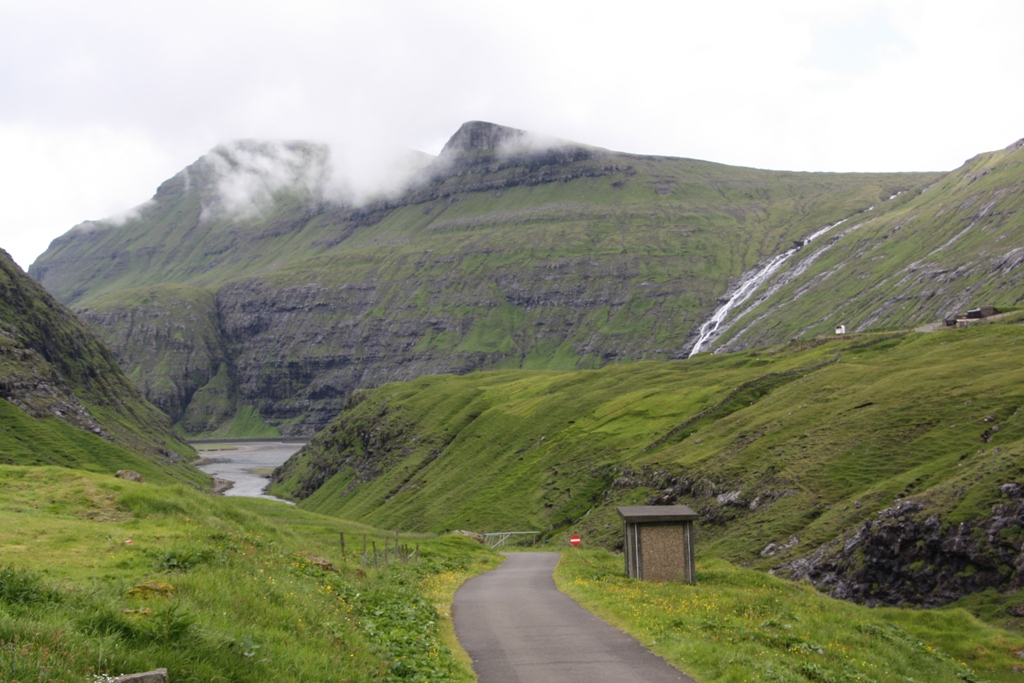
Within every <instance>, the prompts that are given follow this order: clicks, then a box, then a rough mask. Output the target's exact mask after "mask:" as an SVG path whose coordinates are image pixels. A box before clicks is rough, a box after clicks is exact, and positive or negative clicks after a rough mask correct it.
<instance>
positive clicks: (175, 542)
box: [0, 466, 497, 683]
mask: <svg viewBox="0 0 1024 683" xmlns="http://www.w3.org/2000/svg"><path fill="white" fill-rule="evenodd" d="M0 517H2V518H3V519H4V520H6V521H7V522H8V523H5V525H4V527H3V529H0V547H2V548H3V555H2V558H0V679H2V680H4V681H10V682H12V683H13V682H15V681H17V682H19V683H27V682H28V681H81V682H85V681H89V682H91V681H93V680H94V676H112V675H116V674H120V673H129V672H133V671H145V670H149V669H152V668H156V667H166V668H167V669H168V670H169V673H170V679H171V680H172V681H175V683H178V682H184V681H203V682H206V681H211V680H215V681H216V680H221V681H270V680H281V681H283V680H295V681H320V680H322V681H328V680H330V681H397V680H402V681H471V680H472V674H471V672H470V671H469V669H468V667H467V665H466V663H465V658H464V655H463V656H462V658H461V659H460V658H458V657H456V656H455V655H453V654H452V650H451V647H452V645H453V643H454V640H453V638H452V637H451V627H450V620H449V618H448V616H447V614H444V613H442V614H440V615H439V614H438V609H437V607H441V608H442V610H446V609H447V605H448V604H450V601H451V595H452V593H453V592H454V590H455V588H456V587H457V586H458V584H459V583H460V582H461V580H462V579H463V578H464V577H466V576H468V575H471V574H472V573H475V572H478V571H481V570H483V569H485V568H488V567H491V566H493V565H494V564H495V563H496V561H497V560H496V557H495V555H493V554H491V553H489V552H487V551H485V550H484V549H482V548H480V546H478V545H476V544H475V543H472V542H470V541H466V540H464V539H461V538H454V537H450V538H433V537H423V536H408V535H406V536H402V537H401V539H400V541H401V543H402V544H403V545H408V546H409V547H410V549H414V548H418V549H419V558H418V561H416V560H415V559H414V560H413V561H412V562H410V563H408V564H403V563H401V562H397V563H396V562H394V561H392V562H390V563H389V564H388V565H387V566H382V567H381V568H380V569H374V568H373V567H372V562H370V563H369V564H370V566H366V567H362V566H361V564H362V562H361V560H360V557H359V556H360V555H361V543H362V535H363V534H368V535H369V541H370V542H371V543H376V544H377V546H378V548H379V549H380V550H381V551H383V548H384V543H385V540H386V539H387V540H388V541H389V542H390V543H391V544H392V548H393V543H394V536H393V534H391V533H389V532H384V531H378V530H375V529H372V528H369V527H363V526H360V525H357V524H351V523H345V522H341V521H339V520H337V519H332V518H326V517H323V516H321V515H316V514H311V513H308V512H304V511H302V510H298V509H296V508H294V507H292V506H288V505H284V504H280V503H273V502H269V501H261V500H255V499H252V500H246V499H239V498H231V499H227V498H217V497H212V496H210V495H207V494H202V493H198V492H195V491H193V490H191V489H189V488H187V487H184V486H181V485H173V486H163V487H161V486H154V485H150V484H137V483H134V482H125V481H122V480H118V479H113V478H111V477H108V476H103V475H97V474H91V473H86V472H83V471H76V470H72V469H68V468H57V467H45V466H43V467H18V466H0ZM342 532H344V533H346V534H347V536H348V539H349V544H348V550H347V559H346V557H343V556H342V553H341V547H340V536H339V534H340V533H342ZM316 558H325V559H327V560H329V561H330V562H331V563H332V564H333V565H334V566H335V567H336V568H337V570H338V571H325V570H324V569H321V568H320V567H319V566H318V560H316ZM391 558H394V551H393V549H392V550H391ZM435 605H436V606H437V607H435Z"/></svg>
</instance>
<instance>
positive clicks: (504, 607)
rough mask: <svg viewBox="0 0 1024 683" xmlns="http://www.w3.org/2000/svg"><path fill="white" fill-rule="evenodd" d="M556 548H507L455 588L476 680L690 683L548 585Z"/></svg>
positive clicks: (459, 630) (459, 629)
mask: <svg viewBox="0 0 1024 683" xmlns="http://www.w3.org/2000/svg"><path fill="white" fill-rule="evenodd" d="M558 558H559V554H558V553H512V554H510V555H509V556H508V559H507V560H505V561H504V562H503V563H502V564H501V566H500V567H498V568H497V569H495V570H494V571H490V572H487V573H486V574H481V575H480V576H477V577H474V578H472V579H470V580H469V581H467V582H466V583H465V584H464V585H463V586H462V587H461V588H459V590H458V591H457V592H456V593H455V602H454V604H453V610H454V619H455V633H456V635H458V637H459V642H460V643H462V647H464V648H465V649H466V652H468V653H469V656H470V657H472V658H473V669H474V670H475V671H476V673H477V676H478V678H479V680H480V683H549V682H550V683H577V682H578V683H605V682H607V683H695V682H694V681H693V679H692V678H689V677H688V676H685V675H683V674H682V673H680V672H679V671H678V670H677V669H675V668H673V667H672V666H670V665H669V664H668V663H666V662H665V660H663V659H661V658H660V657H658V656H656V655H654V654H653V653H651V652H650V651H649V650H647V649H646V648H644V647H643V646H642V645H641V644H640V643H638V642H637V641H636V640H635V639H633V638H632V637H631V636H627V635H626V634H625V633H623V632H622V631H619V630H618V629H616V628H613V627H612V626H609V625H608V624H606V623H605V622H603V621H601V620H600V619H598V618H597V617H595V616H594V615H592V614H591V613H590V612H588V611H586V610H585V609H583V608H582V607H580V606H579V605H578V604H577V603H576V601H575V600H573V599H572V598H570V597H569V596H567V595H565V594H563V593H561V592H559V590H558V589H557V588H555V582H554V579H552V578H551V572H552V571H553V570H554V568H555V564H556V563H557V562H558Z"/></svg>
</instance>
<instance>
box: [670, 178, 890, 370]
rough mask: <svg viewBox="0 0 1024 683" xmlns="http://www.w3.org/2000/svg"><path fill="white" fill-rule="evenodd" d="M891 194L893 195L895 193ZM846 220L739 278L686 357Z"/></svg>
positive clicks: (819, 231) (711, 338)
mask: <svg viewBox="0 0 1024 683" xmlns="http://www.w3.org/2000/svg"><path fill="white" fill-rule="evenodd" d="M893 196H894V197H895V196H896V195H893ZM872 208H874V207H872ZM847 220H849V219H847V218H844V219H843V220H841V221H839V222H838V223H833V224H832V225H826V226H825V227H824V228H820V229H818V230H816V231H815V232H813V233H811V234H810V235H809V236H807V237H806V238H804V239H802V240H800V241H799V242H798V243H797V245H796V246H794V247H793V248H791V249H788V250H787V251H785V252H783V253H781V254H776V255H775V256H773V257H771V258H770V259H768V262H767V263H765V264H764V265H763V266H760V267H758V268H756V269H755V270H754V271H753V272H752V273H751V274H750V275H748V276H747V277H746V278H745V279H743V280H741V281H740V283H739V285H738V286H737V287H736V289H734V290H733V292H732V294H730V295H729V298H728V299H726V301H725V303H724V304H722V305H721V306H719V307H718V308H717V309H716V310H715V312H714V313H712V314H711V317H710V318H708V320H707V321H706V322H705V323H704V324H703V325H701V326H700V334H698V336H697V341H696V343H694V345H693V348H692V349H691V350H690V355H689V356H687V358H690V357H692V356H693V355H694V354H697V353H700V350H701V348H702V347H703V346H704V345H705V344H707V343H708V342H710V341H711V340H713V339H714V338H715V337H717V336H718V328H719V326H720V325H721V324H722V323H723V322H724V321H725V319H726V318H727V317H728V315H729V313H731V312H732V311H733V309H735V308H736V307H737V306H740V305H741V304H743V302H744V301H746V300H747V299H749V298H750V296H751V295H752V294H753V293H754V292H755V291H757V289H758V288H759V287H760V286H761V285H763V284H764V283H765V282H766V281H767V280H768V278H770V277H771V276H772V274H773V273H775V271H777V270H778V269H779V268H781V267H782V264H784V263H785V262H786V261H788V260H789V257H790V256H792V255H793V254H795V253H796V252H798V251H800V250H801V249H803V247H804V245H806V244H807V243H808V242H812V241H814V240H816V239H818V238H819V237H821V236H822V235H824V234H825V233H827V232H828V231H829V230H831V229H832V228H835V227H837V226H839V225H842V224H843V223H845V222H846V221H847Z"/></svg>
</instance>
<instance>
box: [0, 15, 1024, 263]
mask: <svg viewBox="0 0 1024 683" xmlns="http://www.w3.org/2000/svg"><path fill="white" fill-rule="evenodd" d="M1022 26H1024V2H1021V1H1020V0H972V2H971V3H966V2H963V1H962V0H957V1H947V0H878V1H873V0H775V1H772V2H766V1H765V0H734V1H730V0H718V1H717V2H707V1H701V2H690V1H687V0H675V1H673V2H643V1H635V2H631V3H625V2H622V1H621V0H619V1H617V2H603V1H600V0H587V1H585V2H583V1H581V2H576V1H559V0H546V2H533V1H530V0H517V2H513V3H509V2H503V3H497V2H485V1H482V0H473V1H469V0H467V1H463V0H441V1H435V0H419V1H408V2H403V1H400V0H375V1H373V2H313V1H303V0H290V1H289V2H287V3H286V2H281V1H280V0H275V1H273V2H261V1H259V0H246V1H245V2H216V1H212V0H203V1H202V2H193V1H192V0H176V1H175V2H159V3H157V2H144V1H140V0H126V1H123V2H114V1H109V2H108V1H105V0H74V1H70V2H48V1H47V0H31V1H29V0H14V1H9V0H0V247H2V248H4V249H6V250H7V251H9V252H10V253H11V254H12V256H14V258H15V260H16V261H18V263H19V264H20V265H21V266H22V267H26V268H27V267H28V265H29V264H30V263H31V262H32V261H33V260H34V259H35V257H36V256H37V255H38V254H39V253H41V252H42V251H43V250H45V248H46V246H47V245H48V244H49V242H50V240H51V239H53V238H54V237H56V236H58V235H60V234H62V233H64V232H66V231H67V230H68V229H69V228H70V227H71V226H72V225H74V224H76V223H78V222H80V221H82V220H86V219H98V218H103V217H105V216H109V215H112V214H116V213H119V212H123V211H125V210H127V209H129V208H130V207H132V206H135V205H137V204H139V203H141V202H143V201H144V200H146V199H148V198H149V197H150V196H152V194H153V192H154V191H155V189H156V187H157V185H159V184H160V182H161V181H163V180H164V179H166V178H168V177H170V176H172V175H173V174H174V173H176V172H177V171H178V170H180V169H181V168H183V167H184V166H186V165H187V164H189V163H191V162H192V161H194V160H195V159H196V158H198V157H199V156H201V155H202V154H203V153H205V152H206V151H207V150H208V149H210V148H211V147H213V146H214V145H216V144H217V143H220V142H225V141H229V140H233V139H237V138H247V137H261V138H276V139H295V138H306V139H313V140H322V141H326V142H331V143H333V144H335V145H340V146H343V147H345V148H347V149H351V150H354V151H353V153H352V154H353V158H355V159H357V160H358V159H359V151H360V150H366V149H368V148H372V147H374V146H375V145H379V144H392V145H397V146H405V147H411V148H414V149H419V150H422V151H425V152H430V153H432V154H436V153H437V152H438V151H440V149H441V146H442V145H443V144H444V142H445V140H447V138H448V137H449V136H450V135H451V134H452V133H453V132H455V130H456V129H457V128H458V126H459V125H460V124H461V123H462V122H463V121H467V120H473V119H482V120H489V121H494V122H496V123H502V124H505V125H509V126H514V127H517V128H524V129H527V130H530V131H534V132H537V133H541V134H544V135H550V136H555V137H560V138H566V139H570V140H575V141H579V142H585V143H588V144H592V145H598V146H601V147H607V148H610V149H614V150H620V151H626V152H637V153H646V154H660V155H670V156H685V157H693V158H699V159H708V160H712V161H719V162H724V163H729V164H736V165H742V166H755V167H760V168H770V169H787V170H807V171H912V170H913V171H916V170H950V169H953V168H955V167H957V166H958V165H959V164H960V163H962V162H963V161H964V160H965V159H967V158H968V157H971V156H973V155H974V154H976V153H978V152H983V151H989V150H993V149H999V148H1002V147H1005V146H1006V145H1008V144H1010V143H1012V142H1014V141H1015V140H1017V139H1019V138H1021V137H1024V40H1022V39H1021V30H1022V29H1021V27H1022Z"/></svg>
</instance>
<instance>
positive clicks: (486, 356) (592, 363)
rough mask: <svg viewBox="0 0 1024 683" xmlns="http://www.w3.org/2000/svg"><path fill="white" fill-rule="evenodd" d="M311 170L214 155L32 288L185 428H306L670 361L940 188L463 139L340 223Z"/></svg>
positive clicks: (303, 160) (316, 164) (261, 155)
mask: <svg viewBox="0 0 1024 683" xmlns="http://www.w3.org/2000/svg"><path fill="white" fill-rule="evenodd" d="M326 154H327V152H326V149H325V148H323V147H319V146H316V145H312V144H308V143H288V144H283V145H272V144H270V143H252V142H249V143H239V144H236V145H233V146H225V147H221V148H218V149H215V150H213V151H212V152H211V153H210V154H208V155H207V156H205V157H203V158H202V159H200V160H199V161H197V162H196V163H195V164H193V165H192V166H189V167H188V168H187V169H185V170H184V171H182V172H181V173H179V174H178V175H177V176H175V177H174V178H172V179H170V180H168V181H167V182H165V183H164V184H163V185H161V187H160V188H159V190H158V191H157V193H156V195H155V196H154V198H153V199H152V201H151V202H149V203H148V204H146V205H144V206H143V207H141V208H140V210H139V212H138V214H137V215H136V216H134V217H130V218H128V219H127V220H126V221H125V222H124V223H123V225H114V224H112V223H103V222H99V223H90V224H87V225H83V226H79V227H77V228H75V229H73V230H72V231H70V232H69V233H67V234H66V235H64V236H62V237H61V238H59V239H57V240H55V241H54V242H53V244H52V245H51V246H50V248H49V249H48V251H47V252H46V253H45V254H43V255H42V256H41V257H40V258H39V259H38V260H37V261H36V263H34V264H33V266H32V268H31V273H32V274H33V276H34V277H36V278H37V279H38V280H39V281H40V282H42V283H43V284H44V285H45V286H46V287H47V288H49V289H50V290H51V291H53V292H54V293H55V294H56V295H57V296H58V298H60V299H61V300H62V301H64V302H65V303H67V304H69V305H72V306H74V307H76V309H77V310H79V311H80V312H81V313H82V315H83V316H85V317H86V319H87V320H89V321H90V322H91V323H93V324H94V325H95V326H96V327H97V329H99V330H100V332H101V334H102V335H103V336H104V339H105V340H106V341H107V342H108V344H110V346H111V348H112V349H113V350H114V352H115V353H116V354H117V356H118V358H119V360H120V361H121V363H122V365H123V366H124V367H125V369H126V371H127V372H128V373H129V375H130V376H131V377H132V378H133V379H134V380H135V381H136V382H137V384H138V386H139V387H140V388H141V389H142V391H143V392H144V394H145V396H146V397H147V398H148V399H149V400H150V401H152V402H153V403H155V404H156V405H157V406H159V407H160V408H161V409H163V410H164V411H165V412H167V413H168V414H169V415H170V416H171V417H172V419H173V420H174V421H175V422H179V423H181V425H182V426H183V428H185V429H186V430H187V431H189V432H190V433H200V432H210V431H214V430H216V429H220V430H222V431H223V430H226V429H229V427H228V426H227V425H229V424H231V420H232V416H236V415H239V414H243V413H244V414H245V415H248V416H250V417H252V416H258V417H259V418H260V419H262V421H263V422H265V423H266V424H267V425H269V428H270V429H278V430H280V431H281V432H282V433H286V434H309V433H312V431H313V430H315V429H316V428H319V427H322V426H324V425H326V424H327V423H328V422H329V421H330V420H331V419H332V418H333V417H334V416H335V415H336V414H337V412H338V411H339V410H340V409H341V407H342V406H343V405H344V402H345V400H346V399H347V397H348V396H349V395H350V394H351V392H352V391H353V390H354V389H356V388H359V387H366V386H376V385H380V384H382V383H385V382H388V381H393V380H403V379H411V378H414V377H417V376H420V375H424V374H435V373H442V372H455V373H460V374H461V373H465V372H469V371H473V370H481V369H495V368H527V369H558V370H567V369H575V368H593V367H600V366H602V365H605V364H606V363H609V362H613V361H635V360H640V359H670V358H674V357H677V356H679V355H680V354H683V353H684V352H685V350H686V348H687V346H688V344H689V343H691V341H690V340H691V335H692V333H693V332H694V330H695V328H696V326H698V325H699V324H700V322H701V321H702V320H704V319H705V318H706V317H707V316H708V315H709V314H710V312H711V311H712V310H713V309H714V308H715V306H716V305H717V301H718V299H719V298H720V297H721V296H722V295H723V294H724V293H725V292H726V291H727V289H728V287H729V284H730V282H734V281H735V280H736V279H737V278H738V277H739V276H740V275H741V274H742V273H744V272H745V271H747V270H749V269H750V268H752V267H753V266H754V265H755V264H757V263H758V262H759V261H761V260H762V259H764V258H765V257H767V256H770V255H771V254H774V253H776V252H777V251H778V250H779V249H782V248H785V246H787V245H790V244H791V243H792V242H793V241H794V240H798V239H802V238H804V237H805V236H806V235H807V234H809V233H811V232H813V231H814V230H816V229H818V228H820V227H821V226H823V225H827V224H830V223H832V222H835V221H838V220H840V219H843V218H846V217H849V216H851V215H855V214H857V213H858V212H860V211H863V210H865V209H867V208H868V207H869V206H871V205H873V204H876V203H878V202H880V201H882V200H884V199H885V198H887V197H889V196H891V195H893V194H896V193H899V192H904V193H906V194H907V195H908V196H909V195H912V194H914V193H916V192H917V191H918V190H919V189H921V188H923V187H924V186H926V185H927V184H929V183H931V182H933V181H934V180H935V179H936V178H937V177H938V176H936V175H935V174H811V173H784V172H771V171H760V170H754V169H744V168H735V167H729V166H723V165H720V164H713V163H708V162H702V161H694V160H689V159H672V158H663V157H645V156H636V155H629V154H620V153H615V152H609V151H607V150H601V149H595V148H590V147H585V146H581V145H575V144H568V143H558V144H554V145H552V144H551V143H545V144H543V145H540V144H535V143H534V142H533V141H532V140H531V138H530V137H529V136H528V135H526V134H525V133H522V132H521V131H515V130H512V129H508V128H502V127H500V126H494V125H492V124H484V123H479V122H473V123H469V124H466V125H464V126H463V127H462V128H461V129H460V131H459V132H457V133H456V134H455V135H454V136H453V138H452V139H451V141H449V143H448V145H447V146H446V148H445V150H444V151H443V152H442V154H441V156H440V157H439V158H437V159H436V160H435V161H434V162H433V163H432V164H431V165H430V166H429V167H428V168H427V169H425V170H424V171H422V172H421V174H420V175H419V176H418V178H417V179H416V180H415V181H414V182H413V183H412V184H410V185H409V186H407V188H406V189H405V190H403V191H402V192H400V193H397V194H392V195H391V196H389V197H388V198H385V199H379V200H377V201H375V202H371V203H368V204H363V205H359V206H356V205H353V204H351V203H346V202H344V201H336V200H334V199H332V198H331V195H330V193H329V192H328V191H327V190H325V186H324V185H322V184H318V182H319V181H318V180H317V179H318V178H320V177H321V176H322V174H323V168H324V164H325V163H326V162H325V161H324V159H325V155H326ZM254 159H255V160H256V161H259V163H256V162H255V161H254ZM265 168H274V169H276V170H275V171H274V172H273V173H271V172H264V171H262V170H260V169H265ZM261 173H262V174H263V175H260V174H261ZM282 178H284V179H286V180H288V182H284V181H282V180H281V179H282ZM250 181H251V182H250ZM247 183H248V184H247ZM239 187H249V188H250V189H251V188H252V187H256V188H257V189H258V191H254V192H253V193H250V195H249V196H248V198H247V203H246V202H241V201H240V200H239V198H238V192H237V190H238V188H239ZM239 207H241V208H239ZM237 422H238V420H235V423H237ZM250 424H256V425H259V424H260V421H259V420H255V421H252V420H250ZM262 428H263V429H267V428H268V427H266V426H264V427H262Z"/></svg>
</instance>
